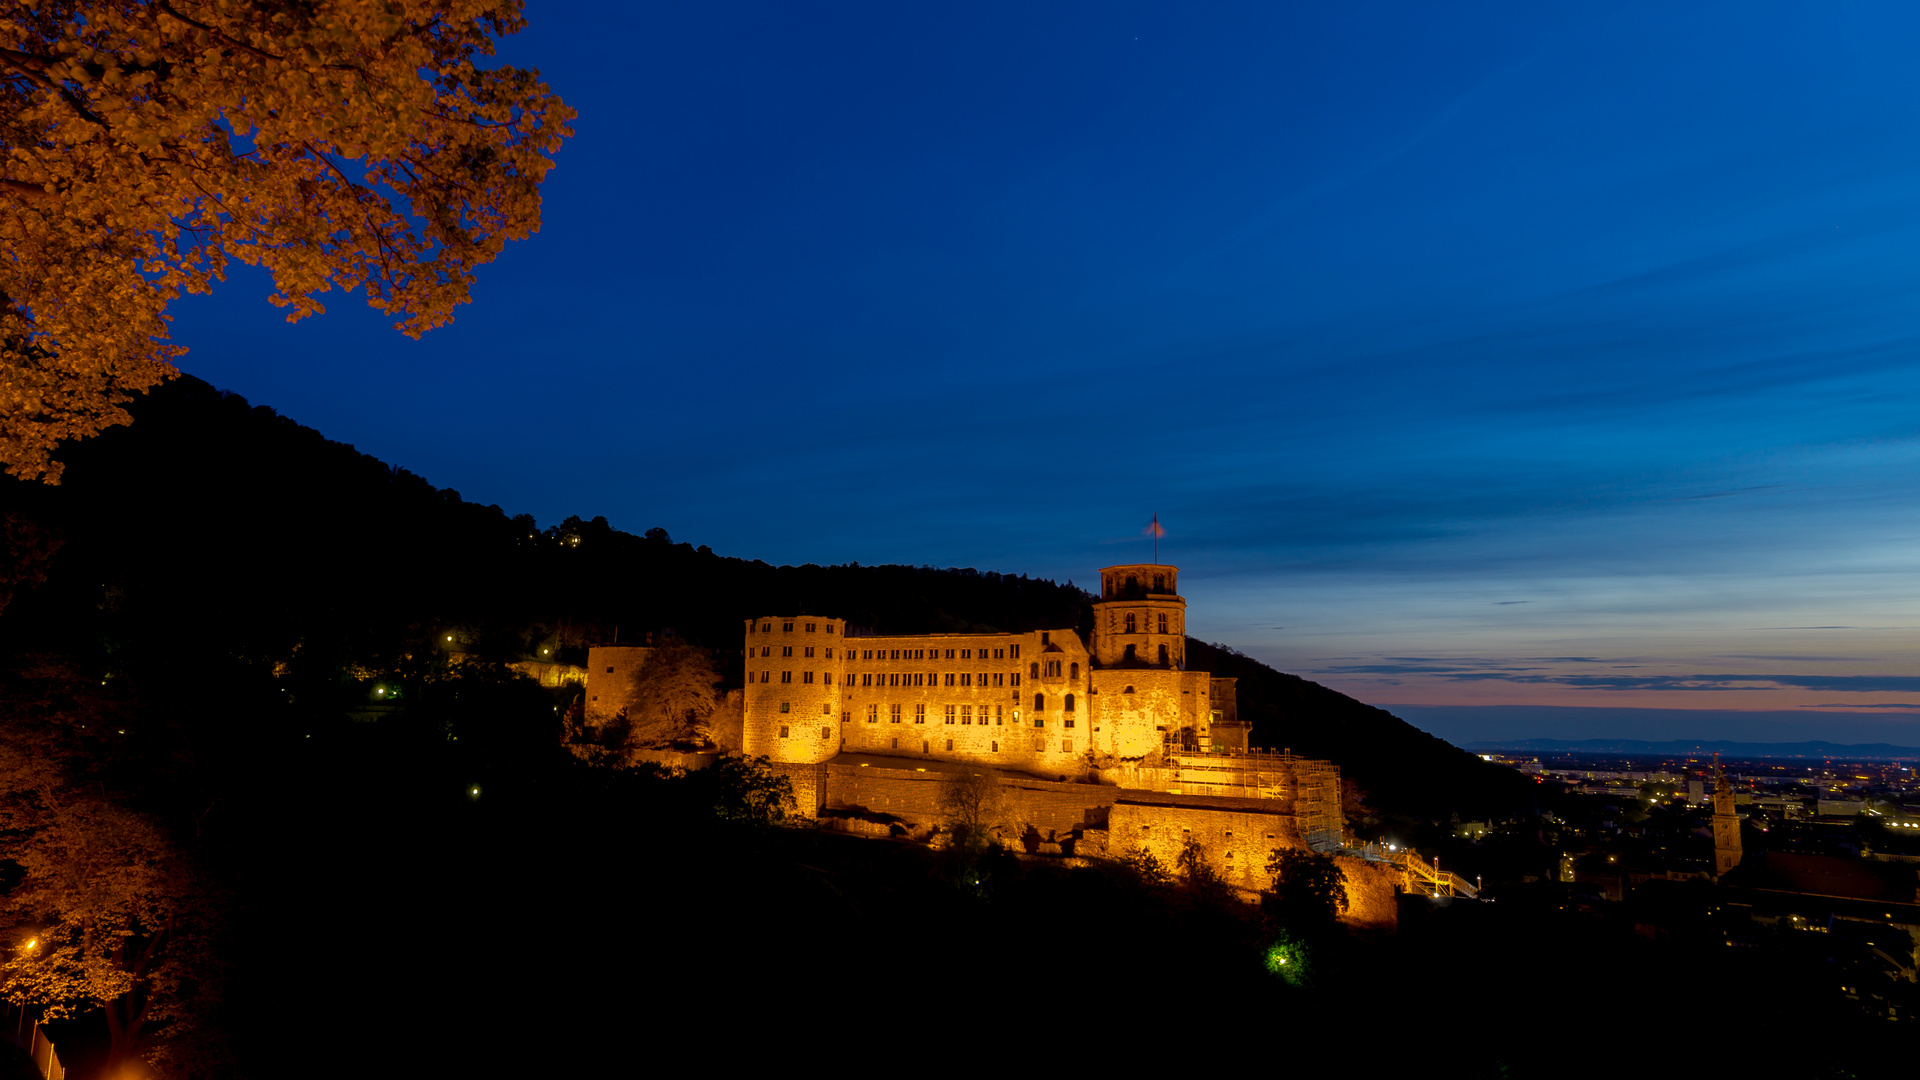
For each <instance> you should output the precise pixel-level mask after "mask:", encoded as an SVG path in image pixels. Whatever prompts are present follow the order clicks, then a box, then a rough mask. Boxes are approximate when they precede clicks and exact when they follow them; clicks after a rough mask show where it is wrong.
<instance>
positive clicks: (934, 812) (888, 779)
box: [823, 762, 1121, 845]
mask: <svg viewBox="0 0 1920 1080" xmlns="http://www.w3.org/2000/svg"><path fill="white" fill-rule="evenodd" d="M825 769H826V772H825V774H824V775H825V780H824V784H825V787H824V798H823V808H824V809H827V810H867V811H872V812H873V813H876V814H890V815H892V816H894V817H897V818H899V819H901V821H902V822H903V823H904V824H906V825H908V826H933V825H937V824H939V823H940V822H941V821H942V820H943V817H944V815H943V813H942V811H941V809H940V787H941V782H942V781H943V780H944V779H945V778H946V777H947V776H948V775H949V774H948V773H947V772H946V771H938V770H934V769H927V770H925V771H922V770H919V769H915V768H913V767H911V766H901V767H888V766H886V765H882V764H878V763H871V764H866V765H860V764H842V763H839V762H829V763H828V764H827V765H826V766H825ZM1120 794H1121V792H1120V791H1119V789H1117V788H1111V787H1106V786H1104V785H1100V784H1074V783H1060V782H1056V781H1050V780H1038V779H1030V778H1027V777H1002V778H1001V787H1000V802H1001V815H1000V816H1001V818H1002V819H1003V820H1002V821H1001V822H1000V827H999V829H998V832H999V833H1000V837H999V838H1000V840H1001V841H1002V842H1003V843H1007V844H1009V845H1011V844H1012V843H1013V842H1014V841H1015V840H1016V839H1017V838H1018V836H1019V835H1020V833H1021V832H1023V831H1024V827H1025V826H1029V825H1030V826H1032V827H1033V828H1035V829H1037V830H1039V831H1040V833H1041V834H1042V835H1047V834H1052V835H1054V836H1056V837H1064V836H1069V835H1072V833H1073V831H1074V830H1075V829H1082V828H1101V827H1104V826H1105V825H1106V820H1107V808H1108V807H1111V806H1112V805H1113V802H1114V800H1115V799H1116V798H1118V797H1119V795H1120Z"/></svg>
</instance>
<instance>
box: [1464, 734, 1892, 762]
mask: <svg viewBox="0 0 1920 1080" xmlns="http://www.w3.org/2000/svg"><path fill="white" fill-rule="evenodd" d="M1467 749H1468V750H1477V751H1485V752H1496V751H1503V752H1506V753H1522V754H1543V753H1577V754H1646V755H1673V754H1715V753H1718V754H1726V755H1735V756H1739V757H1769V758H1840V759H1843V760H1849V761H1893V760H1898V759H1905V758H1920V747H1913V746H1895V745H1893V744H1891V743H1832V742H1825V741H1823V740H1818V739H1815V740H1812V741H1809V742H1774V743H1765V742H1735V741H1733V740H1731V739H1669V740H1666V741H1664V742H1651V741H1648V740H1645V739H1519V740H1507V741H1502V742H1472V743H1468V744H1467Z"/></svg>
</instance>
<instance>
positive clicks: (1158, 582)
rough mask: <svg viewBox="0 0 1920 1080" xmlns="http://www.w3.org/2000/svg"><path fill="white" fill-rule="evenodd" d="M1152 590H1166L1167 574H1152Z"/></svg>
mask: <svg viewBox="0 0 1920 1080" xmlns="http://www.w3.org/2000/svg"><path fill="white" fill-rule="evenodd" d="M1153 591H1154V592H1166V591H1167V576H1166V575H1165V574H1155V575H1153Z"/></svg>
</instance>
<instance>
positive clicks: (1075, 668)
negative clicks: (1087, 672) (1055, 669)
mask: <svg viewBox="0 0 1920 1080" xmlns="http://www.w3.org/2000/svg"><path fill="white" fill-rule="evenodd" d="M1067 671H1068V672H1069V674H1068V675H1067V678H1069V679H1078V678H1079V677H1080V665H1079V664H1078V663H1075V664H1073V665H1072V666H1071V667H1069V668H1068V669H1067Z"/></svg>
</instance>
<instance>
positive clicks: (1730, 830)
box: [1713, 754, 1740, 878]
mask: <svg viewBox="0 0 1920 1080" xmlns="http://www.w3.org/2000/svg"><path fill="white" fill-rule="evenodd" d="M1739 865H1740V818H1739V816H1738V815H1737V814H1735V813H1734V812H1733V788H1732V787H1731V786H1730V785H1728V783H1727V774H1726V773H1723V772H1721V771H1720V755H1719V754H1715V755H1713V876H1714V877H1716V878H1720V877H1725V876H1726V874H1727V871H1729V870H1732V869H1733V868H1734V867H1736V866H1739Z"/></svg>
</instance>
